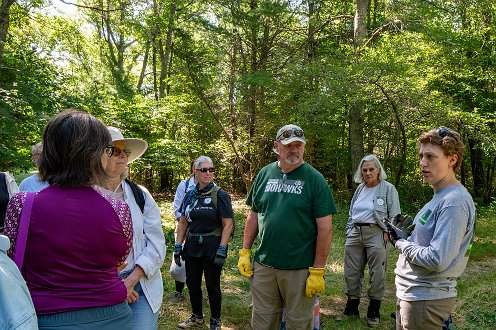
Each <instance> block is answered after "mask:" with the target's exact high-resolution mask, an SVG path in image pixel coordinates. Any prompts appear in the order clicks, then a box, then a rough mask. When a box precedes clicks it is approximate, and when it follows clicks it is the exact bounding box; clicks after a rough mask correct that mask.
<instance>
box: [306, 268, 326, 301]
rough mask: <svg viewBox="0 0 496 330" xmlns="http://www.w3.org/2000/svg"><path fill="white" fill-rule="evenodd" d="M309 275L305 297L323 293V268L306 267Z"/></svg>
mask: <svg viewBox="0 0 496 330" xmlns="http://www.w3.org/2000/svg"><path fill="white" fill-rule="evenodd" d="M308 271H309V272H310V274H309V275H308V278H307V285H306V287H305V295H306V296H308V297H312V296H314V295H316V294H317V293H320V292H323V291H324V286H325V281H324V272H325V269H324V268H313V267H308Z"/></svg>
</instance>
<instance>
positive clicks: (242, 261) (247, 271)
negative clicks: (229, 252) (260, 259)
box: [238, 249, 253, 277]
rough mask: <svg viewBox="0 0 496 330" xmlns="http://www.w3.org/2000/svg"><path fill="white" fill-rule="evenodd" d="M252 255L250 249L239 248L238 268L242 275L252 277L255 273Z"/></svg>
mask: <svg viewBox="0 0 496 330" xmlns="http://www.w3.org/2000/svg"><path fill="white" fill-rule="evenodd" d="M250 255H251V250H250V249H240V250H239V260H238V270H239V273H240V274H241V275H243V276H246V277H251V276H252V275H253V272H252V270H251V261H250Z"/></svg>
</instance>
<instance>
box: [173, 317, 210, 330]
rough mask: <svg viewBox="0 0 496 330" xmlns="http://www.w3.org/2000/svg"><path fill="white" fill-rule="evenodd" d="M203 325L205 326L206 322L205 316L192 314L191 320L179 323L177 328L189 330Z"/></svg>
mask: <svg viewBox="0 0 496 330" xmlns="http://www.w3.org/2000/svg"><path fill="white" fill-rule="evenodd" d="M203 325H205V320H204V319H203V316H197V315H195V314H191V316H190V317H189V319H187V320H186V321H184V322H181V323H179V324H178V325H177V327H178V328H179V329H189V328H195V327H201V326H203Z"/></svg>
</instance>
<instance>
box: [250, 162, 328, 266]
mask: <svg viewBox="0 0 496 330" xmlns="http://www.w3.org/2000/svg"><path fill="white" fill-rule="evenodd" d="M246 204H248V205H249V206H251V208H252V210H253V211H254V212H256V213H258V235H259V237H260V245H259V246H258V248H257V251H256V252H255V260H256V261H257V262H259V263H260V264H262V265H265V266H269V267H273V268H277V269H303V268H308V267H311V266H313V262H314V258H315V244H316V240H317V224H316V222H315V219H316V218H321V217H325V216H327V215H330V214H334V213H336V205H335V203H334V199H333V197H332V193H331V190H330V189H329V186H328V185H327V182H326V181H325V179H324V177H323V176H322V174H320V173H319V172H318V171H317V170H316V169H314V168H313V167H312V166H310V165H309V164H307V163H303V164H302V165H301V166H299V167H298V168H297V169H295V170H294V171H292V172H290V173H286V174H284V173H283V172H282V171H281V169H280V168H279V167H278V166H277V162H274V163H272V164H269V165H267V166H265V167H264V168H262V169H261V170H260V172H259V173H258V174H257V176H256V178H255V180H254V181H253V185H252V187H251V190H250V193H249V194H248V198H247V200H246Z"/></svg>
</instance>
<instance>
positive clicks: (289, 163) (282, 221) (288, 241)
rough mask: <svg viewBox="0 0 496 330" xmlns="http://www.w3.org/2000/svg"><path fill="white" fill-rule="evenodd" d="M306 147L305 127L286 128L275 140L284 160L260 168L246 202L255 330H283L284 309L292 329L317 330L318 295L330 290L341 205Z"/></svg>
mask: <svg viewBox="0 0 496 330" xmlns="http://www.w3.org/2000/svg"><path fill="white" fill-rule="evenodd" d="M305 143H306V142H305V136H304V133H303V130H302V129H301V128H300V127H298V126H296V125H285V126H283V127H281V129H279V131H278V132H277V135H276V140H275V142H274V152H275V153H276V154H278V157H279V160H278V161H277V162H274V163H272V164H269V165H267V166H265V167H264V168H262V169H261V170H260V172H259V173H258V174H257V176H256V178H255V180H254V181H253V184H252V187H251V190H250V193H249V194H248V198H247V201H246V203H247V204H248V205H249V206H250V207H251V210H250V211H249V213H248V217H247V218H246V224H245V231H244V237H243V248H242V249H241V250H240V251H239V262H238V269H239V272H240V273H241V275H243V276H247V277H251V276H253V279H252V282H251V284H252V289H251V291H252V299H253V312H252V327H253V329H279V328H280V326H281V313H282V310H283V307H284V306H285V307H286V313H285V321H286V327H287V329H288V330H290V329H298V330H300V329H302V330H304V329H309V330H311V329H313V307H314V302H315V295H316V294H317V293H320V292H322V291H324V283H325V282H324V270H325V264H326V259H327V255H328V253H329V248H330V245H331V241H332V214H334V213H336V206H335V204H334V199H333V197H332V193H331V190H330V189H329V186H328V185H327V182H326V181H325V179H324V177H323V176H322V174H320V173H319V172H318V171H317V170H316V169H314V168H313V167H312V166H310V165H309V164H307V163H305V162H304V160H303V154H304V152H305ZM257 234H258V236H259V238H260V244H259V246H258V247H257V249H256V251H255V256H254V262H253V269H252V264H251V261H250V254H251V250H250V249H251V246H252V244H253V242H254V240H255V237H256V236H257Z"/></svg>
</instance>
